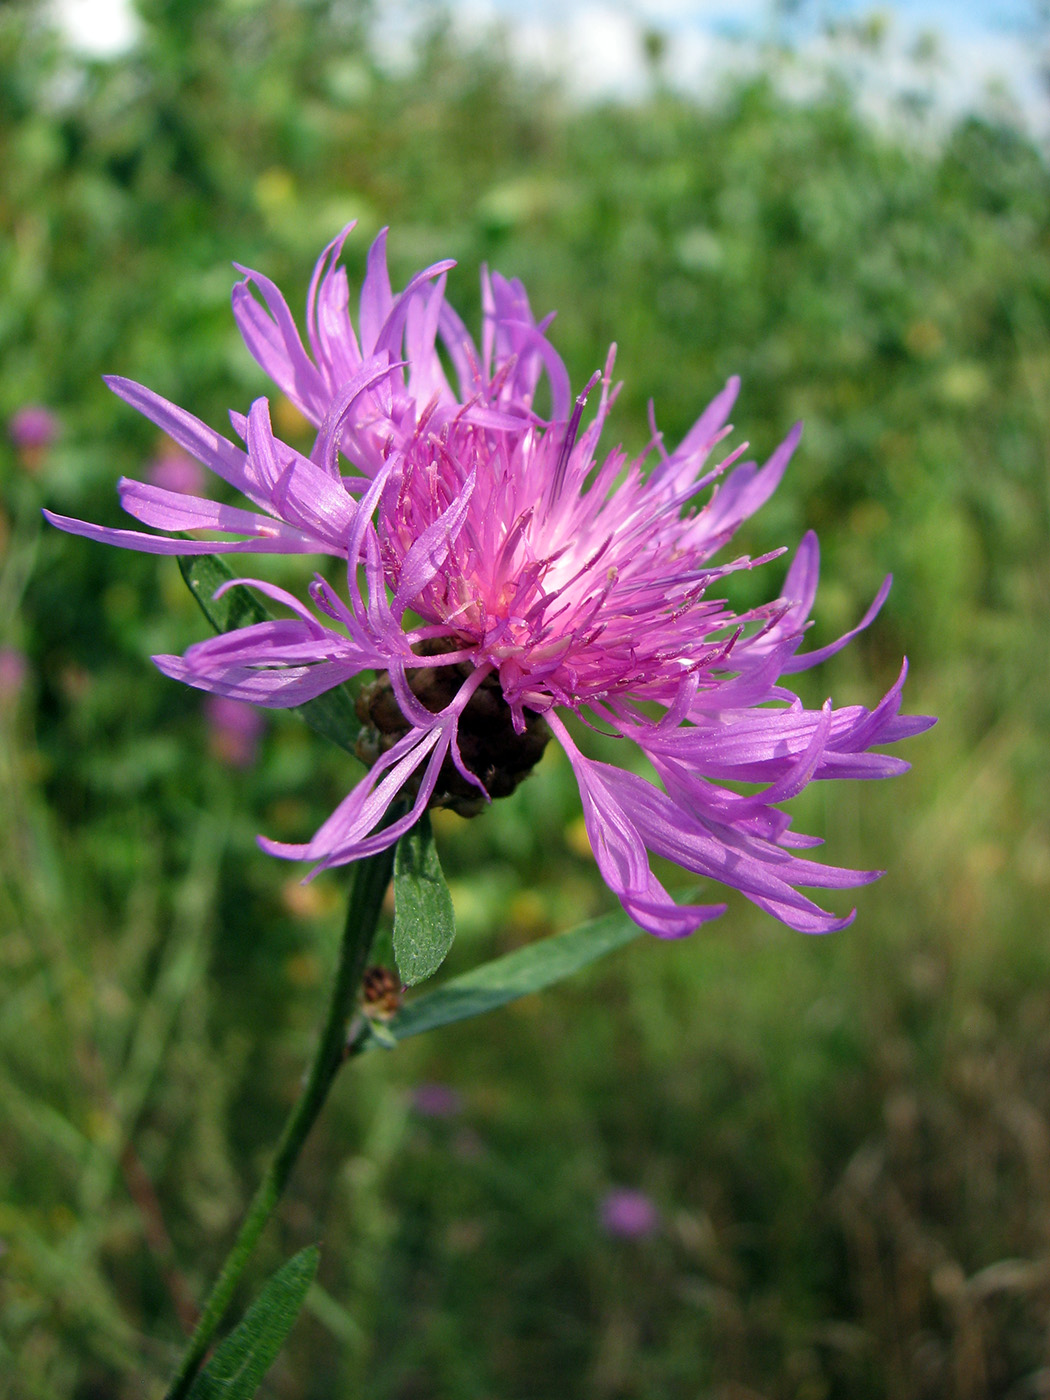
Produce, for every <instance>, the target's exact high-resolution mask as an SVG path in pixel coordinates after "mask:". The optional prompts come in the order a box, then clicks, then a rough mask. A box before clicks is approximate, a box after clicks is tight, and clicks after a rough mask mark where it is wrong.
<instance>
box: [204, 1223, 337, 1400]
mask: <svg viewBox="0 0 1050 1400" xmlns="http://www.w3.org/2000/svg"><path fill="white" fill-rule="evenodd" d="M319 1257H320V1252H319V1250H318V1248H317V1246H316V1245H310V1246H309V1248H307V1249H303V1250H300V1251H299V1253H298V1254H296V1255H295V1256H294V1258H292V1259H289V1260H288V1262H287V1264H285V1265H283V1267H282V1268H280V1269H278V1270H277V1272H276V1273H275V1274H274V1276H273V1277H272V1278H271V1279H270V1280H269V1281H268V1283H267V1284H266V1286H265V1287H264V1288H263V1291H262V1292H261V1293H260V1294H259V1296H258V1298H256V1300H255V1302H254V1303H253V1304H252V1305H251V1307H250V1308H249V1309H248V1311H247V1312H246V1313H245V1315H244V1319H243V1321H242V1322H241V1324H240V1326H239V1327H237V1328H236V1329H235V1330H234V1331H233V1332H231V1333H230V1335H229V1336H228V1337H227V1338H226V1340H225V1341H224V1342H223V1343H222V1345H221V1346H220V1347H219V1349H218V1350H217V1351H216V1353H215V1355H214V1356H213V1357H212V1359H211V1360H210V1361H209V1362H208V1364H207V1366H205V1368H204V1370H203V1371H201V1373H200V1375H199V1376H198V1377H197V1379H196V1381H195V1382H194V1385H193V1389H192V1390H191V1391H190V1394H189V1400H250V1397H251V1396H253V1395H254V1394H255V1392H256V1390H257V1389H258V1388H259V1385H260V1384H261V1382H262V1379H263V1377H264V1376H265V1375H266V1372H267V1371H268V1370H269V1369H270V1367H271V1365H272V1364H273V1362H274V1359H275V1358H276V1356H277V1353H278V1352H279V1351H280V1349H281V1347H282V1346H283V1345H284V1340H285V1338H286V1337H287V1336H288V1333H289V1332H290V1331H291V1330H292V1326H293V1324H294V1322H295V1319H296V1318H297V1317H298V1315H299V1309H300V1308H301V1307H302V1305H303V1303H304V1301H305V1299H306V1295H307V1293H308V1292H309V1289H310V1285H311V1283H312V1282H313V1278H314V1274H315V1273H316V1272H317V1261H318V1258H319Z"/></svg>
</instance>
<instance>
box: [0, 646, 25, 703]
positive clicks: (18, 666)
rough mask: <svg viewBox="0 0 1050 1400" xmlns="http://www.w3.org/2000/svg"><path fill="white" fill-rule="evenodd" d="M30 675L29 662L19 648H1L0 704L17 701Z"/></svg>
mask: <svg viewBox="0 0 1050 1400" xmlns="http://www.w3.org/2000/svg"><path fill="white" fill-rule="evenodd" d="M28 674H29V662H28V661H27V660H26V654H25V652H24V651H19V649H18V648H17V647H0V703H5V702H10V701H13V700H17V699H18V696H19V695H20V694H21V691H22V687H23V686H24V685H25V682H26V676H27V675H28Z"/></svg>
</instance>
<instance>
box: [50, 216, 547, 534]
mask: <svg viewBox="0 0 1050 1400" xmlns="http://www.w3.org/2000/svg"><path fill="white" fill-rule="evenodd" d="M352 228H353V225H352V224H351V225H349V226H348V227H347V228H345V229H344V230H343V231H342V233H341V234H340V235H339V237H338V238H336V239H334V240H333V241H332V242H331V243H330V244H329V245H328V247H327V248H326V249H325V250H324V252H323V253H322V254H321V257H320V259H319V261H318V263H317V266H316V267H315V269H314V275H313V278H312V280H311V283H310V291H309V295H308V298H307V307H306V322H307V339H308V342H309V346H310V351H309V352H308V351H307V350H306V348H305V347H304V345H303V342H302V338H301V337H300V335H299V332H298V330H297V329H296V325H295V321H294V319H293V317H292V314H291V312H290V311H289V309H288V306H287V303H286V302H285V300H284V298H283V297H282V295H281V293H280V292H279V291H278V290H277V288H276V287H275V286H274V284H273V283H272V282H271V281H270V280H269V278H267V277H264V276H263V275H262V273H259V272H251V271H249V270H248V269H246V268H239V269H238V270H239V271H242V272H244V281H243V282H239V283H238V284H237V286H235V287H234V289H233V313H234V318H235V320H236V321H237V325H238V327H239V329H240V331H241V334H242V336H243V337H244V341H245V344H246V345H247V347H248V349H249V350H250V351H251V353H252V354H253V355H254V357H255V358H256V360H258V362H259V364H260V365H261V366H262V367H263V369H265V370H266V372H267V373H268V374H269V375H270V376H271V377H272V378H273V379H274V380H275V382H276V383H277V384H278V385H279V386H280V388H281V389H282V390H283V391H284V393H285V394H286V396H287V397H288V399H289V400H290V401H291V402H292V403H293V404H294V405H295V407H296V408H298V409H299V410H300V412H301V413H303V414H304V416H305V417H306V418H307V419H308V420H309V422H310V423H312V424H313V425H314V426H315V427H316V428H317V429H318V433H317V437H316V439H315V442H314V445H313V449H312V451H311V453H310V455H309V457H304V456H303V455H302V453H300V452H297V451H296V450H295V449H294V448H292V447H289V446H288V445H287V444H286V443H283V442H281V441H280V440H279V439H277V438H275V436H274V433H273V428H272V426H271V423H270V409H269V403H268V401H267V400H266V399H258V400H257V401H256V402H255V403H254V404H253V405H252V407H251V411H250V412H249V414H248V416H247V418H245V417H243V416H242V415H241V414H239V413H232V412H231V414H230V421H231V423H232V424H233V428H234V431H235V432H236V433H237V435H238V436H239V437H240V439H241V441H242V443H244V444H245V447H246V448H247V451H245V450H244V448H243V447H240V446H238V445H236V444H235V443H233V442H231V441H230V440H229V439H228V438H225V437H223V436H222V435H221V434H219V433H217V432H215V431H214V430H213V429H212V428H209V427H208V426H207V425H206V424H204V423H202V422H201V421H200V419H198V418H194V417H193V415H192V414H190V413H187V412H186V411H185V409H181V408H178V407H176V405H175V404H172V403H169V402H168V400H167V399H164V398H161V396H160V395H159V394H156V393H154V392H153V390H152V389H147V388H145V387H144V386H143V385H141V384H136V383H134V382H133V381H132V380H129V379H122V378H120V377H117V376H111V377H109V378H107V380H106V382H107V384H108V385H109V387H110V388H111V389H112V390H113V392H114V393H115V394H117V395H119V396H120V397H121V398H122V399H124V400H125V401H126V402H127V403H129V404H131V406H132V407H133V408H136V409H138V411H139V412H140V413H142V414H144V415H145V416H146V417H147V418H148V419H149V420H150V421H151V422H152V423H155V424H156V425H157V427H159V428H160V429H161V430H162V431H163V432H165V433H166V434H167V435H168V437H169V438H171V440H172V441H173V442H174V443H175V444H176V445H177V447H179V448H181V449H183V450H184V451H185V452H187V453H189V454H191V456H192V457H194V458H195V459H196V460H197V461H198V462H201V463H203V464H204V466H206V467H208V468H209V469H210V470H211V471H213V472H215V474H216V475H217V476H219V477H221V478H222V479H223V480H224V481H226V482H228V483H229V484H230V485H231V486H234V487H236V488H237V490H238V491H240V492H241V493H242V495H244V496H245V497H246V498H247V500H248V501H249V502H250V504H251V506H252V507H253V509H251V510H245V509H243V508H241V507H237V506H229V505H222V504H219V503H217V502H215V501H212V500H209V499H207V498H205V497H202V496H200V495H198V494H196V492H194V491H191V492H189V493H184V490H183V487H182V486H176V487H175V488H174V489H172V488H171V487H170V486H169V485H168V483H166V482H164V483H162V482H159V481H157V480H156V479H155V478H154V481H153V483H152V484H150V483H147V482H141V481H133V480H130V479H129V478H127V477H122V478H121V479H120V481H119V482H118V484H117V490H118V492H119V495H120V503H121V505H122V506H123V508H124V510H125V511H127V513H128V514H129V515H131V516H134V518H135V519H136V520H139V521H141V522H142V523H143V524H145V525H149V526H152V527H154V528H155V529H158V530H168V531H183V532H185V531H190V530H213V531H217V532H219V533H221V534H224V535H243V536H246V538H244V539H237V540H223V541H221V542H219V541H201V540H194V541H187V540H180V539H167V538H165V537H163V536H160V535H150V534H145V533H143V532H142V531H139V530H116V529H109V528H106V527H103V526H99V525H93V524H91V523H89V522H87V521H83V520H74V519H71V518H69V517H68V516H61V515H55V514H53V513H52V512H51V511H45V512H44V514H45V516H46V517H47V519H48V520H49V521H50V522H51V523H52V524H53V525H57V526H58V527H59V528H60V529H63V530H68V531H70V533H72V534H75V535H85V536H86V537H87V538H89V539H94V540H101V541H102V542H103V543H105V544H116V545H122V546H123V547H125V548H127V549H139V550H143V551H145V552H146V553H150V554H184V555H185V554H219V553H242V554H312V553H323V554H334V555H337V556H339V555H345V554H346V552H347V548H346V541H347V538H348V536H350V535H351V534H352V532H353V522H354V520H355V519H356V515H357V508H356V505H355V497H360V496H361V495H362V494H363V493H365V492H367V490H368V488H369V486H370V485H371V483H372V481H373V480H374V478H375V476H376V475H377V474H378V473H380V472H382V471H383V470H384V469H385V467H386V466H387V464H388V462H389V460H390V459H391V458H392V457H396V456H397V454H398V453H399V452H401V451H402V450H403V448H404V446H405V444H406V443H407V442H408V441H409V440H411V438H412V437H413V435H415V434H417V433H422V432H435V431H438V430H439V429H440V428H441V427H443V426H447V425H448V424H449V423H452V422H457V421H462V422H464V423H470V424H471V425H472V426H473V427H475V428H476V429H488V430H491V431H496V430H500V431H504V432H505V431H506V430H508V429H514V428H518V429H520V428H521V427H522V426H524V425H528V424H532V423H534V422H537V421H538V420H537V418H536V415H535V414H534V413H533V410H532V398H533V395H534V393H535V389H536V385H537V383H538V381H539V378H540V376H541V374H542V372H543V371H544V370H546V371H547V375H548V379H549V381H550V389H551V398H552V403H553V405H554V413H555V417H559V416H561V417H564V415H565V413H566V412H567V411H568V405H569V392H570V391H569V380H568V375H567V374H566V372H565V367H564V365H563V364H562V362H561V360H560V359H559V358H558V356H557V355H556V354H555V352H554V350H553V348H552V347H551V345H550V344H549V342H548V341H547V339H546V337H545V335H544V330H545V329H546V326H547V324H548V323H549V320H550V318H549V317H548V318H547V321H544V322H542V323H537V322H536V321H535V319H534V317H533V315H532V312H531V310H530V308H529V303H528V298H527V297H526V295H525V291H524V289H523V288H522V286H521V284H520V282H516V281H513V282H510V281H507V280H506V279H505V278H502V277H500V276H499V275H498V274H497V275H493V276H492V277H489V276H488V274H487V273H486V274H484V275H483V277H482V298H483V305H484V331H483V335H482V349H481V352H480V353H479V351H478V349H477V347H476V346H475V345H474V342H473V341H472V340H471V338H470V336H469V335H468V334H467V331H466V329H465V327H464V326H463V323H462V321H461V320H460V319H459V317H458V316H457V315H456V313H455V312H454V311H453V310H452V308H451V307H450V306H449V305H448V304H447V303H446V302H445V300H444V289H445V273H446V271H447V270H448V268H450V267H452V266H453V264H452V263H451V262H447V261H446V262H440V263H435V264H434V265H433V266H432V267H428V268H426V269H424V270H423V271H422V272H418V273H416V275H415V276H414V277H413V278H412V279H411V280H410V281H409V283H408V285H407V286H406V288H405V290H404V291H403V292H401V293H400V294H399V295H397V296H394V295H393V293H392V291H391V288H390V277H389V274H388V272H387V265H386V230H385V229H384V230H383V231H382V232H381V233H380V234H379V237H378V238H377V239H376V240H375V242H374V243H373V244H372V247H371V250H370V251H369V254H368V270H367V273H366V276H365V279H364V285H363V287H362V289H361V303H360V314H359V318H358V324H359V327H360V336H358V335H357V334H356V333H355V331H354V326H353V323H352V321H351V319H350V314H349V290H348V286H347V279H346V273H345V271H344V269H343V268H342V267H340V266H339V265H338V260H339V256H340V254H341V252H342V247H343V243H344V242H345V240H346V237H347V234H348V233H349V232H350V229H352ZM256 294H258V295H256ZM260 298H261V300H260ZM439 339H440V340H441V341H442V343H443V344H444V346H445V349H446V351H447V353H448V357H449V360H450V361H451V363H452V365H453V367H454V369H455V371H456V374H457V376H458V378H459V397H457V395H456V394H455V393H454V392H453V391H452V389H451V388H450V386H449V383H448V379H447V377H446V374H445V370H444V366H443V364H442V361H441V356H440V355H439V353H438V349H437V342H438V340H439ZM341 454H342V456H343V458H344V459H345V460H346V461H348V462H349V463H352V467H353V473H356V474H350V475H347V474H345V473H344V472H343V471H342V468H341V464H340V455H341Z"/></svg>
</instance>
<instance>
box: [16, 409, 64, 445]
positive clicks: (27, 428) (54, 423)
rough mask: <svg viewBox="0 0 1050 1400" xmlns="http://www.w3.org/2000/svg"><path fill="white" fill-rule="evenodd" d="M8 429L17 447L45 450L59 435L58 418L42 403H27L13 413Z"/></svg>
mask: <svg viewBox="0 0 1050 1400" xmlns="http://www.w3.org/2000/svg"><path fill="white" fill-rule="evenodd" d="M7 431H8V433H9V434H10V437H11V441H12V442H13V443H14V445H15V446H16V447H18V448H22V449H33V448H35V449H38V450H43V449H44V448H46V447H50V446H51V444H52V443H53V442H54V440H55V438H56V436H57V435H58V419H57V418H56V417H55V415H54V414H53V413H52V412H51V410H50V409H49V408H44V406H43V405H42V404H36V403H31V404H26V405H25V406H24V407H23V408H20V409H18V410H17V412H15V413H13V414H12V415H11V420H10V422H9V423H8V425H7Z"/></svg>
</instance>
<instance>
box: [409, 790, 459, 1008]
mask: <svg viewBox="0 0 1050 1400" xmlns="http://www.w3.org/2000/svg"><path fill="white" fill-rule="evenodd" d="M455 936H456V915H455V913H454V911H453V908H452V896H451V895H450V894H449V892H448V885H447V884H446V883H445V877H444V875H443V874H442V871H441V861H440V860H439V859H438V853H437V847H436V846H435V844H434V833H433V831H432V830H431V826H430V817H429V816H428V815H427V813H426V812H424V813H423V816H422V817H421V818H420V820H419V821H418V822H416V824H415V826H414V827H412V829H411V831H408V832H406V833H405V835H404V836H402V837H401V839H400V840H399V841H398V843H397V853H396V855H395V857H394V956H395V957H396V959H397V968H398V971H399V972H400V973H401V976H402V978H403V979H404V981H405V983H406V984H407V985H408V986H409V987H413V986H415V984H416V983H417V982H423V981H425V980H426V979H427V978H428V977H432V976H433V974H434V973H435V972H436V971H437V970H438V968H439V967H440V966H441V964H442V963H443V962H444V961H445V958H446V956H447V954H448V950H449V949H450V948H451V947H452V942H453V939H454V938H455Z"/></svg>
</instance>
